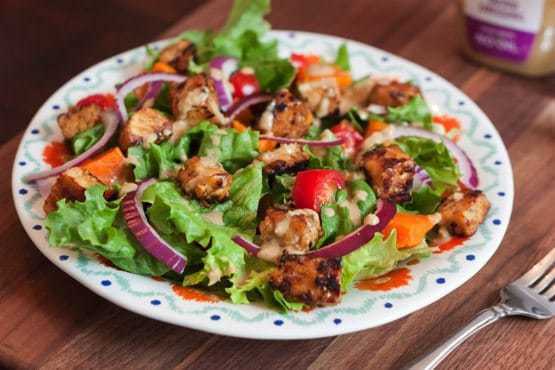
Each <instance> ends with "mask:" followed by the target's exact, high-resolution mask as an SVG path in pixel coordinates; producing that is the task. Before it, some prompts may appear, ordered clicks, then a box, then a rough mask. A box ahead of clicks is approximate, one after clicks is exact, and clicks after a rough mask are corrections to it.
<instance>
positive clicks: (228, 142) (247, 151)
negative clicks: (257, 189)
mask: <svg viewBox="0 0 555 370" xmlns="http://www.w3.org/2000/svg"><path fill="white" fill-rule="evenodd" d="M198 134H200V135H201V136H202V139H201V141H200V148H199V151H198V155H199V156H209V157H213V158H217V159H218V161H219V162H220V163H221V164H222V165H223V166H224V168H225V169H226V170H228V171H230V172H234V171H236V170H238V169H239V168H242V167H244V166H246V165H247V164H248V163H250V162H251V161H252V160H253V159H254V158H256V157H257V156H258V140H259V135H260V134H259V132H258V131H255V130H250V129H248V130H245V131H243V132H237V131H236V130H234V129H230V128H227V129H220V128H218V127H217V126H216V125H214V124H212V123H210V122H208V121H204V122H201V123H200V124H199V125H197V126H195V127H193V128H192V129H191V130H189V131H188V132H187V135H189V136H193V137H194V136H195V135H198Z"/></svg>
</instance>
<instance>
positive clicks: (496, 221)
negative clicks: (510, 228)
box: [492, 218, 501, 225]
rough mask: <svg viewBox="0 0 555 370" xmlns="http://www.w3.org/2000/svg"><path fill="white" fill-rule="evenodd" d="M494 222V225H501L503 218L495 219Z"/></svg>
mask: <svg viewBox="0 0 555 370" xmlns="http://www.w3.org/2000/svg"><path fill="white" fill-rule="evenodd" d="M492 222H493V224H494V225H501V220H500V219H498V218H496V219H494V220H493V221H492Z"/></svg>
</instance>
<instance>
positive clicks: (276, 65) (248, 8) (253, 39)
mask: <svg viewBox="0 0 555 370" xmlns="http://www.w3.org/2000/svg"><path fill="white" fill-rule="evenodd" d="M269 11H270V1H269V0H250V1H249V0H236V1H235V2H234V4H233V7H232V9H231V12H230V14H229V17H228V20H227V22H226V24H225V25H224V27H223V28H222V29H221V30H220V32H217V33H215V32H212V31H207V32H202V31H187V32H185V33H183V34H182V35H181V36H180V37H181V38H184V39H187V40H189V41H191V42H193V43H195V45H196V46H197V50H198V60H197V63H199V64H205V63H207V62H209V61H210V60H211V59H212V58H213V57H215V56H218V55H227V56H232V57H235V58H237V59H239V61H240V64H241V66H242V67H251V68H253V69H254V72H255V74H256V77H257V79H258V82H259V83H260V86H261V88H262V90H266V91H272V92H274V91H277V90H279V89H280V88H282V87H286V86H288V85H289V84H290V83H291V81H292V80H293V77H294V74H295V69H294V67H293V65H292V64H291V63H290V62H289V61H288V60H287V59H282V58H280V57H279V55H278V48H277V42H276V41H275V40H274V41H268V42H265V41H262V40H261V39H262V37H263V36H264V35H265V34H266V33H267V31H268V30H269V29H270V27H269V25H268V23H267V22H266V21H265V20H264V16H265V15H266V14H267V13H268V12H269Z"/></svg>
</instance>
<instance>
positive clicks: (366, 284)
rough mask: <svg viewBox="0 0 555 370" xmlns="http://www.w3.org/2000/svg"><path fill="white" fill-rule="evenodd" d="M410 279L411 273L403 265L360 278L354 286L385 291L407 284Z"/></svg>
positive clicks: (361, 288) (374, 290)
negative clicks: (368, 277)
mask: <svg viewBox="0 0 555 370" xmlns="http://www.w3.org/2000/svg"><path fill="white" fill-rule="evenodd" d="M411 280H412V275H411V274H410V270H409V269H408V268H406V267H403V268H400V269H397V270H393V271H391V272H388V273H387V274H385V275H383V276H380V277H377V278H372V279H366V280H361V281H359V282H358V283H357V284H356V287H357V288H358V289H360V290H370V291H373V292H377V291H380V292H387V291H388V290H392V289H395V288H400V287H402V286H405V285H408V284H409V283H410V281H411Z"/></svg>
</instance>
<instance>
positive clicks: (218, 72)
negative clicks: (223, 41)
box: [208, 56, 239, 112]
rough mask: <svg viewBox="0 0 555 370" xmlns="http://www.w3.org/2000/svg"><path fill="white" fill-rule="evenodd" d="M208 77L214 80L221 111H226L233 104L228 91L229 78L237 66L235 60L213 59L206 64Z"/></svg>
mask: <svg viewBox="0 0 555 370" xmlns="http://www.w3.org/2000/svg"><path fill="white" fill-rule="evenodd" d="M208 66H209V67H210V77H212V79H213V80H214V86H215V88H216V94H217V95H218V102H219V104H220V108H221V110H222V111H224V112H225V111H227V110H228V109H229V107H231V105H232V104H233V96H232V94H231V91H230V89H229V82H228V80H229V76H231V73H233V72H234V71H235V70H236V69H237V68H238V66H239V63H238V62H237V59H235V58H231V57H224V56H220V57H215V58H214V59H212V60H211V61H210V63H208Z"/></svg>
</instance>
